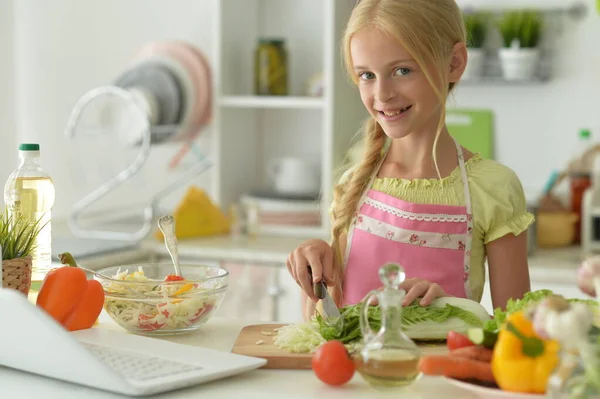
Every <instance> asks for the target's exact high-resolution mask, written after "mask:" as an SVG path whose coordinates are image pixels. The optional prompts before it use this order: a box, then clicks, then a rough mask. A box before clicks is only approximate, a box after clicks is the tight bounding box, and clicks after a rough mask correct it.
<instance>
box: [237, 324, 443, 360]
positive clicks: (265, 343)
mask: <svg viewBox="0 0 600 399" xmlns="http://www.w3.org/2000/svg"><path fill="white" fill-rule="evenodd" d="M282 326H284V324H254V325H249V326H246V327H244V328H242V331H240V334H239V335H238V337H237V339H236V341H235V343H234V344H233V348H232V350H231V352H233V353H237V354H239V355H246V356H253V357H260V358H263V359H266V360H267V364H266V365H264V366H263V367H262V368H267V369H294V370H310V369H311V368H312V366H311V358H312V355H311V354H310V353H290V352H287V351H284V350H283V349H279V348H278V347H277V346H275V344H274V343H273V338H274V337H275V334H276V333H277V332H275V331H273V330H274V329H276V328H279V327H282ZM264 333H271V334H273V335H266V334H264ZM259 341H262V343H261V344H260V345H259V344H257V342H259ZM419 349H421V353H422V354H427V355H433V354H446V353H448V349H447V348H446V345H445V344H444V343H440V344H421V345H419Z"/></svg>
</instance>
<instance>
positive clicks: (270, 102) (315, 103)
mask: <svg viewBox="0 0 600 399" xmlns="http://www.w3.org/2000/svg"><path fill="white" fill-rule="evenodd" d="M219 105H220V106H222V107H229V108H288V109H319V108H323V107H324V106H325V100H324V99H323V98H322V97H302V96H225V97H222V98H221V99H220V100H219Z"/></svg>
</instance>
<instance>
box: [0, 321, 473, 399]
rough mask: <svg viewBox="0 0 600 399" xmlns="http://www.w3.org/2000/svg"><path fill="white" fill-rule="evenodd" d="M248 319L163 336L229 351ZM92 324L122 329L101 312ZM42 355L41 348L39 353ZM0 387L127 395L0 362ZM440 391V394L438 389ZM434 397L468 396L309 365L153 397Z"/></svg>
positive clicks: (9, 391) (55, 394)
mask: <svg viewBox="0 0 600 399" xmlns="http://www.w3.org/2000/svg"><path fill="white" fill-rule="evenodd" d="M245 324H247V323H242V322H240V321H236V320H229V319H219V318H215V319H211V320H210V321H209V322H208V323H207V324H205V325H204V326H203V327H202V328H201V329H200V330H199V331H197V332H195V333H190V334H188V335H182V336H174V337H168V338H158V339H166V340H169V341H172V342H177V343H181V344H186V345H193V346H201V347H206V348H211V349H217V350H222V351H228V352H229V351H230V350H231V348H232V346H233V343H234V342H235V339H236V337H237V335H238V333H239V331H240V330H241V328H242V327H243V326H244V325H245ZM94 328H109V329H115V330H119V331H124V330H123V329H121V328H120V327H119V326H117V325H116V324H114V322H112V320H111V319H110V318H109V317H108V316H107V315H106V314H105V313H103V314H102V315H101V318H100V323H99V325H98V326H96V327H94ZM39 355H40V356H42V354H39ZM0 392H1V396H2V397H3V398H44V399H54V398H57V399H58V398H60V399H67V398H77V399H81V398H86V399H87V398H89V399H95V398H103V399H104V398H106V399H111V398H123V397H125V396H121V395H115V394H112V393H108V392H104V391H99V390H95V389H91V388H87V387H83V386H79V385H73V384H68V383H64V382H61V381H56V380H51V379H47V378H43V377H38V376H35V375H32V374H27V373H23V372H19V371H14V370H10V369H6V368H2V367H0ZM442 393H443V394H442ZM234 395H235V396H237V395H242V397H243V398H261V399H263V398H291V399H293V398H302V399H307V398H319V399H323V398H345V399H350V398H373V397H394V398H398V397H402V398H423V399H425V398H435V397H443V398H447V399H454V398H461V399H468V398H470V397H471V396H469V393H468V392H466V391H463V390H460V389H459V388H455V387H454V386H452V385H450V384H448V383H447V382H446V381H445V380H444V379H442V378H433V377H422V378H420V379H419V380H418V381H417V382H416V383H415V384H413V385H412V386H410V387H406V388H402V389H394V390H390V391H383V392H382V391H375V390H373V389H372V388H370V387H369V386H368V385H367V384H366V383H365V382H364V381H363V380H362V378H361V376H360V375H359V374H358V373H356V374H355V376H354V378H353V379H352V380H351V381H350V382H349V383H348V384H346V385H344V386H343V387H329V386H327V385H325V384H323V383H322V382H321V381H319V380H318V379H317V377H316V376H315V375H314V374H313V372H312V371H311V370H267V369H265V370H254V371H251V372H248V373H244V374H241V375H238V376H234V377H230V378H226V379H222V380H217V381H214V382H210V383H207V384H203V385H198V386H196V387H192V388H187V389H184V390H179V391H174V392H171V393H166V394H162V395H155V396H153V397H160V398H182V399H188V398H189V399H192V398H194V399H197V398H199V397H205V398H211V399H221V398H234V397H235V396H234Z"/></svg>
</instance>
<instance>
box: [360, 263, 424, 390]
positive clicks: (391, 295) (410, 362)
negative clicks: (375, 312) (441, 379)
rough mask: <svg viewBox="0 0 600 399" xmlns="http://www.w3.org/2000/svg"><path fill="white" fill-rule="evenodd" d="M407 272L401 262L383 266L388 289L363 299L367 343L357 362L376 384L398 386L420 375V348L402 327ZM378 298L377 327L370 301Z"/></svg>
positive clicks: (381, 270)
mask: <svg viewBox="0 0 600 399" xmlns="http://www.w3.org/2000/svg"><path fill="white" fill-rule="evenodd" d="M405 277H406V274H405V273H404V269H403V268H402V267H401V266H400V265H397V264H393V263H389V264H386V265H383V266H382V267H380V268H379V279H380V280H381V282H382V284H383V286H384V289H383V290H382V291H379V290H373V291H371V292H370V293H369V294H368V295H367V296H366V297H365V299H364V300H363V302H362V303H361V312H360V319H359V320H360V329H361V332H362V335H363V346H362V348H361V349H360V351H359V352H358V353H356V354H355V358H354V364H355V367H356V370H357V371H358V372H359V373H360V375H361V376H362V378H363V380H365V382H367V383H368V384H369V385H370V386H372V387H373V388H376V389H377V388H394V387H402V386H405V385H410V384H412V383H413V382H414V381H415V380H416V379H417V378H418V377H419V376H420V374H421V373H420V372H419V366H418V364H419V358H420V351H419V348H418V347H417V345H416V344H415V343H414V342H413V341H412V340H411V339H410V338H409V337H408V336H407V335H406V334H405V333H404V331H403V328H402V299H403V298H404V295H405V294H406V292H405V291H404V290H402V289H401V288H400V283H402V281H404V279H405ZM374 298H377V299H378V302H379V308H380V310H381V326H380V327H379V329H378V330H376V331H374V330H373V329H372V328H371V322H370V320H369V317H368V316H369V312H368V309H369V306H370V304H369V303H370V301H371V300H372V299H374Z"/></svg>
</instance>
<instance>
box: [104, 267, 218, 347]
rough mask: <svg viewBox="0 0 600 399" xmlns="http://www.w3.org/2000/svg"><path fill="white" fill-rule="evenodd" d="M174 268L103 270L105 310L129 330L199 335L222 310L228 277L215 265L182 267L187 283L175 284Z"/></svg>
mask: <svg viewBox="0 0 600 399" xmlns="http://www.w3.org/2000/svg"><path fill="white" fill-rule="evenodd" d="M174 274H175V270H174V267H173V265H172V264H171V263H154V264H152V263H150V264H149V263H140V264H131V265H122V266H111V267H107V268H103V269H99V270H97V271H96V272H95V273H94V279H96V280H98V281H99V282H100V283H101V284H102V286H103V287H104V294H105V301H104V309H105V311H106V312H107V313H108V314H109V315H110V317H111V318H112V319H113V320H114V321H115V322H116V323H117V324H119V325H120V326H121V327H123V328H125V329H126V330H128V331H130V332H132V333H135V334H141V335H174V334H184V333H188V332H191V331H195V330H197V329H198V328H199V327H200V326H201V325H202V324H204V323H206V322H207V321H208V319H210V317H211V316H212V315H213V314H214V312H215V311H216V310H217V309H218V308H219V306H220V305H221V302H222V301H223V298H224V297H225V293H226V292H227V287H228V282H229V272H228V271H227V270H226V269H223V268H221V267H216V266H207V265H199V264H198V265H192V264H181V274H182V275H183V277H184V278H185V279H184V280H173V281H172V280H171V279H170V278H169V279H167V276H169V275H174Z"/></svg>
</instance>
